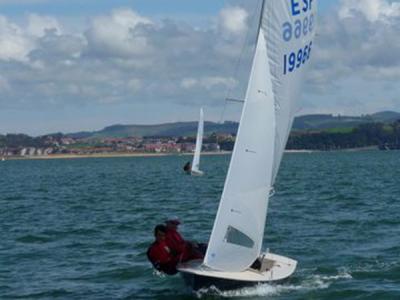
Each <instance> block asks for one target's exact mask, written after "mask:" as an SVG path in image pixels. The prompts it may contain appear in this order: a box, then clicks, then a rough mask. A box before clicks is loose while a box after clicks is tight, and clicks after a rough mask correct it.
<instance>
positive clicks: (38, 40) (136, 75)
mask: <svg viewBox="0 0 400 300" xmlns="http://www.w3.org/2000/svg"><path fill="white" fill-rule="evenodd" d="M240 4H241V1H236V2H235V5H232V6H229V7H226V8H224V9H223V10H222V11H221V12H220V13H219V14H218V16H217V20H215V22H214V23H213V25H210V26H209V27H205V28H195V27H194V26H191V25H190V24H187V23H183V22H177V21H174V20H170V19H165V20H162V21H159V20H158V21H156V20H154V19H151V18H150V17H147V16H142V15H140V14H139V13H138V12H136V11H133V10H131V9H116V10H113V11H111V12H110V13H109V14H105V15H101V16H93V17H89V19H88V23H87V24H86V25H85V27H84V28H80V30H79V31H74V32H71V31H70V32H66V30H65V27H67V26H65V24H63V21H64V22H65V19H62V20H60V19H57V18H55V17H52V16H42V15H38V14H30V15H27V16H26V19H25V20H24V22H20V23H18V24H17V23H16V21H10V20H9V19H7V18H5V17H4V16H0V69H1V70H7V72H3V73H1V77H0V108H1V109H7V108H13V109H17V110H18V109H31V110H40V109H42V108H47V107H54V108H55V109H60V108H64V107H78V108H81V107H99V106H103V107H112V106H113V107H115V106H116V105H128V104H129V105H130V104H138V105H142V106H141V107H143V105H154V106H155V107H159V109H160V110H161V111H163V110H164V109H168V108H169V107H171V106H174V105H175V107H176V106H182V107H183V106H185V107H189V106H191V107H195V106H196V107H198V106H199V105H209V106H210V107H213V109H217V108H218V107H222V106H223V104H224V98H225V97H226V94H227V90H231V91H232V92H231V94H230V95H229V96H230V97H234V98H238V99H241V98H242V97H243V96H244V92H245V87H246V84H247V80H248V74H249V68H250V66H251V59H252V53H253V52H252V51H253V49H254V40H255V39H254V38H252V34H253V35H254V33H255V31H256V30H255V29H256V28H255V26H256V23H257V22H254V18H252V16H253V14H254V9H255V7H254V5H253V6H251V5H249V4H248V2H245V5H240ZM319 23H320V24H319V25H320V27H319V30H318V37H317V38H316V41H315V48H314V50H315V51H314V52H313V66H312V68H311V70H310V72H309V76H308V78H307V81H306V87H305V92H306V93H305V96H304V102H303V103H304V104H303V107H304V108H305V110H304V111H305V112H307V111H313V112H317V111H325V110H330V111H331V112H332V111H333V112H339V111H348V110H349V109H353V108H354V107H357V106H358V108H357V109H358V110H359V111H360V113H365V111H363V110H364V109H365V110H372V109H374V108H376V109H378V108H381V107H382V105H380V106H379V107H378V105H377V104H376V103H377V102H379V101H380V98H382V99H383V98H385V99H386V100H385V101H383V100H382V101H381V103H384V104H383V105H386V106H388V105H390V104H393V105H394V106H393V107H391V108H390V107H388V108H389V109H395V108H396V107H395V105H396V102H395V99H396V98H395V97H396V85H397V81H398V77H399V74H400V56H399V55H398V53H400V36H399V35H398V32H400V14H399V5H398V3H395V2H389V1H385V0H365V1H353V0H343V1H341V2H340V3H339V4H338V6H337V8H336V10H335V11H333V10H332V11H329V14H328V13H326V14H324V15H322V16H321V17H320V22H319ZM210 24H211V22H210ZM248 32H249V33H250V35H249V36H250V37H249V38H248V40H247V41H246V39H245V37H246V36H247V33H248ZM243 44H244V46H243ZM242 49H243V51H242ZM239 57H241V64H240V66H241V67H240V68H237V62H238V59H239ZM372 89H373V92H372ZM355 99H357V101H355ZM397 107H398V109H400V107H399V106H397ZM142 109H143V108H142ZM304 111H303V112H304ZM228 117H229V116H228Z"/></svg>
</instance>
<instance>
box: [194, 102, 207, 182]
mask: <svg viewBox="0 0 400 300" xmlns="http://www.w3.org/2000/svg"><path fill="white" fill-rule="evenodd" d="M203 132H204V112H203V108H201V109H200V118H199V125H198V127H197V137H196V148H195V150H194V156H193V162H192V169H191V174H192V175H194V176H201V175H203V174H204V173H203V171H200V153H201V148H202V146H203Z"/></svg>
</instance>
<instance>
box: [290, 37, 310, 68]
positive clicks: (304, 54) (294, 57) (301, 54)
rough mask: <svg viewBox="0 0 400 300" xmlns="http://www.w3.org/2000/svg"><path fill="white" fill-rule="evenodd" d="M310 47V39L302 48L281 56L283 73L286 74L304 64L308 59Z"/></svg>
mask: <svg viewBox="0 0 400 300" xmlns="http://www.w3.org/2000/svg"><path fill="white" fill-rule="evenodd" d="M311 47H312V41H311V42H310V43H309V44H308V45H306V46H305V47H304V49H303V48H302V49H300V50H298V51H297V52H292V53H290V54H285V55H284V56H283V74H284V75H286V74H287V73H288V72H293V71H294V70H296V69H298V68H300V67H301V66H302V65H303V64H305V63H306V62H307V61H308V60H309V59H310V55H311Z"/></svg>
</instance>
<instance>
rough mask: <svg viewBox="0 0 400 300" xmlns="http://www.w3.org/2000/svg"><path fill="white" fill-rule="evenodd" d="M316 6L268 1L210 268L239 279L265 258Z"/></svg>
mask: <svg viewBox="0 0 400 300" xmlns="http://www.w3.org/2000/svg"><path fill="white" fill-rule="evenodd" d="M316 4H317V0H302V1H300V0H267V1H263V5H262V7H263V8H262V9H263V10H262V12H261V21H260V27H259V31H258V36H257V43H256V50H255V54H254V59H253V66H252V69H251V73H250V79H249V83H248V89H247V93H246V98H245V103H244V107H243V111H242V116H241V120H240V125H239V130H238V134H237V138H236V143H235V147H234V150H233V153H232V158H231V163H230V166H229V170H228V174H227V178H226V181H225V185H224V190H223V193H222V196H221V201H220V205H219V208H218V212H217V216H216V219H215V223H214V227H213V230H212V233H211V237H210V241H209V246H208V249H207V253H206V256H205V260H204V264H205V265H207V266H208V267H210V268H212V269H215V270H220V271H226V272H241V271H244V270H245V269H247V268H248V267H249V266H250V265H251V264H252V263H253V262H254V260H255V259H256V258H257V257H258V256H259V255H260V252H261V249H262V241H263V236H264V228H265V222H266V215H267V209H268V201H269V197H270V193H271V190H272V187H273V185H274V182H275V179H276V176H277V173H278V170H279V166H280V163H281V160H282V156H283V152H284V149H285V146H286V143H287V139H288V136H289V132H290V129H291V127H292V123H293V119H294V112H295V111H297V109H296V100H298V98H299V88H300V82H301V81H302V78H303V77H304V71H305V69H306V67H307V64H308V60H309V59H310V56H311V51H312V39H313V36H314V31H315V29H314V27H315V24H314V23H315V17H316Z"/></svg>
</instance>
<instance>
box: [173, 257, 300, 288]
mask: <svg viewBox="0 0 400 300" xmlns="http://www.w3.org/2000/svg"><path fill="white" fill-rule="evenodd" d="M261 257H262V263H261V269H260V270H256V269H251V268H250V269H247V270H246V271H243V272H222V271H215V270H212V269H210V268H208V267H206V266H204V265H203V261H202V260H197V261H191V262H188V263H185V264H181V265H179V267H178V270H179V272H180V273H181V275H182V277H183V279H184V281H185V283H186V284H187V285H188V286H189V287H191V288H192V289H193V290H194V291H198V290H201V289H209V288H212V287H215V288H217V289H218V290H220V291H226V290H235V289H240V288H244V287H251V286H256V285H258V284H265V283H272V282H279V281H283V280H285V279H287V278H288V277H289V276H291V275H292V274H293V273H294V271H295V270H296V266H297V261H295V260H293V259H291V258H288V257H284V256H281V255H276V254H272V253H264V254H263V255H261Z"/></svg>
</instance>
